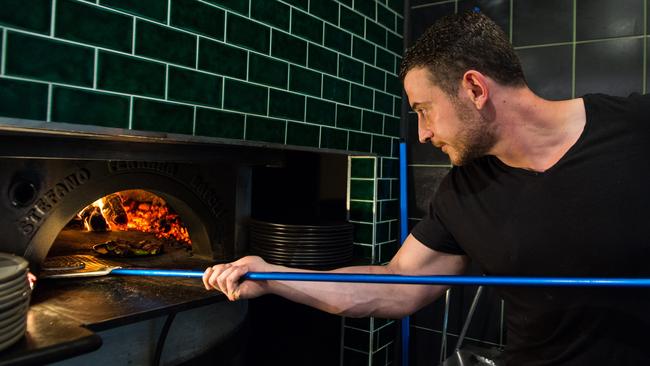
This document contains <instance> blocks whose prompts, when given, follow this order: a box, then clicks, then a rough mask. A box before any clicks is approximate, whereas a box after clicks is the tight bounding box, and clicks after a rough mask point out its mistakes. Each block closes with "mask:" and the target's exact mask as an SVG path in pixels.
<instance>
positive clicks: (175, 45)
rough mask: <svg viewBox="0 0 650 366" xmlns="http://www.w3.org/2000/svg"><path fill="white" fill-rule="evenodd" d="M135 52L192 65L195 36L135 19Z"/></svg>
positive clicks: (194, 61) (194, 52)
mask: <svg viewBox="0 0 650 366" xmlns="http://www.w3.org/2000/svg"><path fill="white" fill-rule="evenodd" d="M135 29H136V30H135V53H136V54H137V55H141V56H146V57H151V58H155V59H158V60H162V61H167V62H173V63H177V64H181V65H185V66H191V67H194V65H195V64H196V60H195V58H196V37H194V36H191V35H189V34H187V33H183V32H180V31H177V30H174V29H172V28H168V27H162V26H159V25H157V24H153V23H149V22H146V21H142V20H137V22H136V28H135Z"/></svg>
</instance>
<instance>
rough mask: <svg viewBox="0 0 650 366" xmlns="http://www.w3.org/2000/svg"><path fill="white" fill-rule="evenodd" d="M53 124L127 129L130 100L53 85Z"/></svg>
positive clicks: (118, 96)
mask: <svg viewBox="0 0 650 366" xmlns="http://www.w3.org/2000/svg"><path fill="white" fill-rule="evenodd" d="M52 121H54V122H69V123H80V124H85V125H95V126H104V127H117V128H128V127H129V98H128V97H125V96H122V95H114V94H108V93H98V92H92V91H87V90H80V89H72V88H64V87H59V86H54V87H53V90H52Z"/></svg>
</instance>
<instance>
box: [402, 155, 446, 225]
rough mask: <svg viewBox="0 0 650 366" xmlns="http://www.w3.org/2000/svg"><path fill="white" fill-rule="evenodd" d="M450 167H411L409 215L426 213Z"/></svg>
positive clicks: (416, 216) (417, 216) (418, 215)
mask: <svg viewBox="0 0 650 366" xmlns="http://www.w3.org/2000/svg"><path fill="white" fill-rule="evenodd" d="M409 163H412V162H409ZM412 164H416V163H412ZM449 169H450V168H445V167H440V168H438V167H428V166H417V167H409V169H408V173H409V177H408V180H407V182H408V192H409V206H408V208H409V217H414V218H421V217H424V216H425V215H426V213H427V211H428V208H429V204H430V202H431V199H433V196H434V194H435V192H436V190H437V189H438V186H439V185H440V182H442V179H443V178H444V177H445V176H446V175H447V172H449Z"/></svg>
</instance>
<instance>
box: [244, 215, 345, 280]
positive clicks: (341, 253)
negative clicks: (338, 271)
mask: <svg viewBox="0 0 650 366" xmlns="http://www.w3.org/2000/svg"><path fill="white" fill-rule="evenodd" d="M250 243H251V248H252V250H253V252H254V253H255V254H257V255H259V256H260V257H262V258H264V259H265V260H266V261H268V262H269V263H274V264H281V265H285V266H291V267H303V268H332V267H337V266H341V265H345V264H347V263H348V262H349V261H350V259H352V224H350V223H348V222H338V223H326V224H313V225H296V224H278V223H271V222H265V221H259V220H251V224H250Z"/></svg>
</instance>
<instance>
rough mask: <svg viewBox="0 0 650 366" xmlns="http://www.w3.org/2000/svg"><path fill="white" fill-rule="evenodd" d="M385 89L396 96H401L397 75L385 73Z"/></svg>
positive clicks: (400, 84) (400, 83)
mask: <svg viewBox="0 0 650 366" xmlns="http://www.w3.org/2000/svg"><path fill="white" fill-rule="evenodd" d="M386 91H387V92H389V93H391V94H393V95H394V96H396V97H401V96H402V82H401V81H400V80H399V78H398V77H397V76H395V75H390V74H386Z"/></svg>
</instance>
